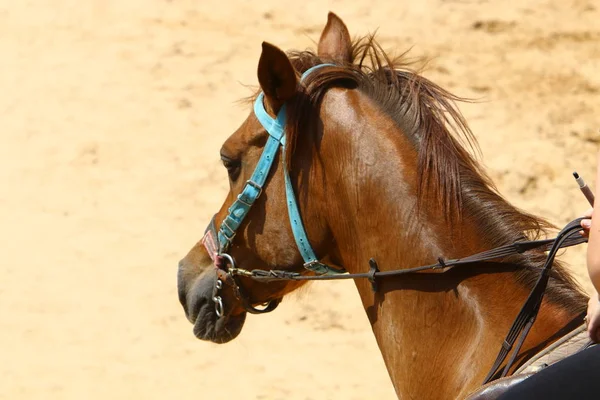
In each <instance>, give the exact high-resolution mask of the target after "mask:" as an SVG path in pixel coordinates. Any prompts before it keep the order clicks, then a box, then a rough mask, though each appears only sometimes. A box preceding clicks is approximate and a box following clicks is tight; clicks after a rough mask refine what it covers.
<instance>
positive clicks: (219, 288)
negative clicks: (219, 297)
mask: <svg viewBox="0 0 600 400" xmlns="http://www.w3.org/2000/svg"><path fill="white" fill-rule="evenodd" d="M215 288H217V290H221V289H222V288H223V281H222V280H220V279H217V281H216V282H215Z"/></svg>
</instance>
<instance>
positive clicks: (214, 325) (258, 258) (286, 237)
mask: <svg viewBox="0 0 600 400" xmlns="http://www.w3.org/2000/svg"><path fill="white" fill-rule="evenodd" d="M351 52H352V49H351V43H350V35H349V33H348V29H347V28H346V26H345V25H344V23H343V22H342V21H341V20H340V19H339V18H338V17H337V16H336V15H335V14H333V13H331V14H330V15H329V19H328V23H327V26H326V27H325V29H324V31H323V34H322V35H321V39H320V41H319V47H318V56H319V58H322V59H324V60H327V61H328V63H331V65H332V66H333V65H334V64H333V63H338V64H342V65H343V64H347V63H350V62H351ZM296 64H297V65H298V64H301V60H296ZM300 67H303V66H302V65H301V66H300ZM258 81H259V83H260V89H261V92H260V95H259V97H258V101H260V103H261V104H260V105H262V106H263V108H262V109H263V110H264V112H265V113H266V115H267V118H272V119H273V120H276V119H277V117H278V115H279V116H281V115H282V111H283V110H284V107H288V109H289V108H292V107H293V106H294V104H293V103H294V101H296V102H298V101H299V98H301V97H303V96H306V94H305V87H304V86H303V85H304V83H305V82H301V81H300V77H299V72H298V70H297V69H296V68H295V67H294V65H293V63H292V61H291V60H290V58H289V57H288V56H287V55H286V53H284V52H283V51H282V50H280V49H279V48H277V47H275V46H273V45H271V44H269V43H266V42H264V43H263V45H262V53H261V56H260V59H259V61H258ZM260 105H259V106H260ZM255 107H256V105H255ZM283 124H285V122H283ZM280 133H281V134H282V135H283V136H282V137H280V138H277V143H275V146H274V147H275V148H276V149H275V151H273V152H272V153H273V154H272V156H271V157H273V159H271V160H270V162H271V163H272V165H271V166H270V168H268V169H267V170H266V171H265V172H264V175H265V176H263V177H262V178H264V180H265V181H264V183H261V184H260V187H257V185H256V183H254V182H253V181H252V179H251V178H252V176H253V174H254V173H255V171H256V169H257V166H258V165H259V160H260V159H261V156H263V153H264V152H265V147H266V146H267V143H268V141H269V138H270V137H271V134H270V133H269V132H267V129H265V126H264V125H263V124H261V122H260V121H259V119H258V118H257V114H256V113H255V112H252V113H250V115H249V116H248V118H247V119H246V120H245V121H244V122H243V123H242V124H241V126H240V127H239V128H238V129H237V130H236V131H235V132H234V133H233V134H232V135H231V136H230V137H229V138H228V139H227V140H226V141H225V143H224V144H223V146H222V147H221V151H220V157H221V160H222V163H223V166H224V168H225V169H226V170H227V172H228V176H229V193H228V195H227V197H226V199H225V201H224V202H223V205H222V207H221V209H220V210H219V211H218V212H217V213H216V214H215V216H214V219H213V221H214V222H215V223H216V224H219V226H220V227H222V228H221V229H219V230H218V231H217V229H216V228H217V227H216V225H215V228H214V229H212V230H211V229H208V230H207V234H209V236H210V233H213V235H212V236H211V239H214V245H215V246H216V247H219V246H221V247H223V245H224V244H225V243H223V242H226V244H227V247H228V249H227V255H228V256H230V257H231V258H228V259H223V258H222V257H220V256H217V259H218V261H217V262H229V261H231V262H235V267H236V268H240V269H244V270H248V271H251V270H253V269H257V268H260V269H267V270H269V269H274V268H276V269H278V270H284V271H302V270H303V265H304V264H305V262H304V260H303V258H302V255H301V253H300V252H299V250H298V247H297V246H296V242H295V238H294V234H293V232H292V225H291V224H290V223H286V221H289V219H288V208H287V205H286V193H285V191H286V187H285V178H284V173H285V172H284V169H286V167H288V166H289V167H291V170H292V174H291V177H290V183H291V184H292V187H293V190H294V191H297V189H298V188H299V187H301V188H302V193H301V194H303V195H304V196H303V198H304V200H306V196H307V193H309V192H310V201H304V202H301V203H300V209H299V212H300V213H301V217H300V216H298V220H299V219H300V218H301V222H300V223H301V224H302V225H303V226H305V227H306V230H307V235H308V237H309V238H310V245H311V246H312V248H313V249H314V251H315V252H316V253H317V254H319V258H320V259H322V258H326V257H335V256H334V255H333V254H331V249H332V246H331V243H332V241H333V238H332V236H331V233H330V232H329V231H328V229H327V223H326V221H324V220H323V218H321V217H320V216H321V215H324V214H325V213H324V212H323V210H322V207H323V205H325V204H326V202H324V201H322V200H323V198H322V196H323V191H319V190H311V189H309V186H310V185H311V182H309V181H312V179H313V178H314V174H315V172H317V171H315V169H314V168H312V166H311V164H312V160H308V158H302V157H297V158H296V159H297V160H300V162H295V163H294V165H293V166H292V165H291V160H289V159H288V157H289V156H290V155H291V152H292V150H293V148H294V147H295V146H294V145H295V143H290V144H289V146H287V147H286V146H283V144H282V143H281V142H282V141H283V140H285V139H286V138H287V139H289V135H287V136H286V135H285V134H284V132H283V130H282V131H281V132H280ZM299 134H301V135H302V134H304V132H300V133H299ZM288 174H289V173H288ZM310 174H312V175H310ZM245 188H247V190H248V191H251V190H254V189H256V193H255V194H256V195H257V198H256V199H252V200H253V201H252V205H251V207H247V208H248V209H247V210H244V211H247V215H244V217H243V221H238V216H236V215H233V214H232V213H231V212H230V208H231V207H232V205H234V203H236V201H237V202H238V203H237V204H239V203H240V201H241V202H242V204H241V207H242V208H244V204H243V203H244V198H243V197H242V198H241V199H240V197H241V195H243V192H244V189H245ZM297 193H298V192H297ZM250 196H251V195H250ZM247 201H248V200H246V202H247ZM232 224H235V225H239V226H237V227H236V229H232V228H231V229H230V228H227V226H231V225H232ZM225 230H227V232H224V231H225ZM223 233H224V234H223ZM205 244H206V243H204V244H203V243H202V242H199V243H198V244H197V245H196V246H194V247H193V248H192V249H191V250H190V252H189V253H188V254H187V255H186V257H185V258H183V259H182V260H181V262H180V264H179V273H178V289H179V296H180V301H181V303H182V305H183V307H184V310H185V312H186V315H187V317H188V319H189V320H190V321H191V322H192V323H193V324H194V325H195V326H194V333H195V334H196V336H197V337H198V338H200V339H205V340H211V341H213V342H217V343H223V342H227V341H229V340H231V339H233V338H235V337H236V336H237V335H238V334H239V332H240V331H241V329H242V326H243V323H244V321H245V317H246V312H248V311H250V312H260V311H259V309H257V308H256V307H255V306H257V305H261V304H270V306H271V308H274V307H275V306H276V304H277V303H278V302H279V301H280V300H281V298H282V297H283V296H284V295H285V294H286V293H289V292H290V291H292V290H294V289H296V288H297V287H299V286H300V285H301V283H298V282H287V283H281V282H273V283H269V284H268V285H265V284H264V283H262V284H261V283H256V282H254V281H253V280H251V279H247V278H244V277H241V278H238V279H239V282H237V281H236V282H235V283H234V287H232V286H230V285H227V282H223V281H219V282H218V277H217V274H215V268H214V266H213V265H214V264H215V260H213V259H211V254H209V253H210V250H207V247H206V246H205ZM215 252H216V253H219V251H218V249H215ZM212 256H213V258H214V255H212ZM234 260H235V261H234ZM222 283H224V284H222ZM215 285H219V286H221V285H222V287H220V288H219V290H218V292H219V293H218V299H219V300H218V303H217V301H216V300H215V297H217V293H216V292H217V290H216V286H215ZM236 286H237V287H236ZM240 290H241V291H242V292H241V293H240V292H239V291H240ZM219 307H221V310H219ZM221 311H222V313H223V315H221V316H220V317H219V316H217V314H221Z"/></svg>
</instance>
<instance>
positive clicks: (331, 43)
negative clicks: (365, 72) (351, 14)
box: [317, 12, 352, 64]
mask: <svg viewBox="0 0 600 400" xmlns="http://www.w3.org/2000/svg"><path fill="white" fill-rule="evenodd" d="M317 55H318V56H319V57H321V58H325V59H327V58H328V59H331V60H334V61H338V62H342V63H346V64H350V63H352V39H351V38H350V32H348V28H347V27H346V24H344V21H342V19H341V18H340V17H338V16H337V15H335V14H334V13H332V12H330V13H329V14H328V15H327V25H325V29H323V33H321V38H320V39H319V47H318V49H317Z"/></svg>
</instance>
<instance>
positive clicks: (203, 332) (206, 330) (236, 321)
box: [194, 302, 246, 344]
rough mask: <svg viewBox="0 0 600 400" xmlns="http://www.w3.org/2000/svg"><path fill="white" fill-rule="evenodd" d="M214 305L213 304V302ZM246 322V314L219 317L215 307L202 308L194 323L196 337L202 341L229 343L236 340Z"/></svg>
mask: <svg viewBox="0 0 600 400" xmlns="http://www.w3.org/2000/svg"><path fill="white" fill-rule="evenodd" d="M211 303H212V302H211ZM245 321H246V313H245V312H243V313H241V314H238V315H235V316H230V315H224V316H222V317H221V318H219V317H217V314H216V312H215V310H214V306H210V305H209V306H208V307H202V309H201V310H200V313H199V314H198V317H197V318H196V322H195V323H194V335H195V336H196V337H197V338H198V339H200V340H207V341H211V342H213V343H219V344H221V343H227V342H229V341H231V340H233V339H235V338H236V337H237V336H238V335H239V334H240V332H241V331H242V328H243V327H244V322H245Z"/></svg>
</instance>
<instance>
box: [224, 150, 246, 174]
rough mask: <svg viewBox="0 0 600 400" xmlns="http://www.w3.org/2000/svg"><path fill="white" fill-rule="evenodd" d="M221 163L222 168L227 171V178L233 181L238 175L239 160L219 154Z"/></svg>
mask: <svg viewBox="0 0 600 400" xmlns="http://www.w3.org/2000/svg"><path fill="white" fill-rule="evenodd" d="M221 162H222V163H223V166H224V167H225V168H226V169H227V173H228V174H229V177H230V178H231V179H232V180H235V179H236V178H237V176H238V175H239V173H240V166H241V165H242V163H241V162H240V160H234V159H232V158H229V157H227V156H224V155H222V154H221Z"/></svg>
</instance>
